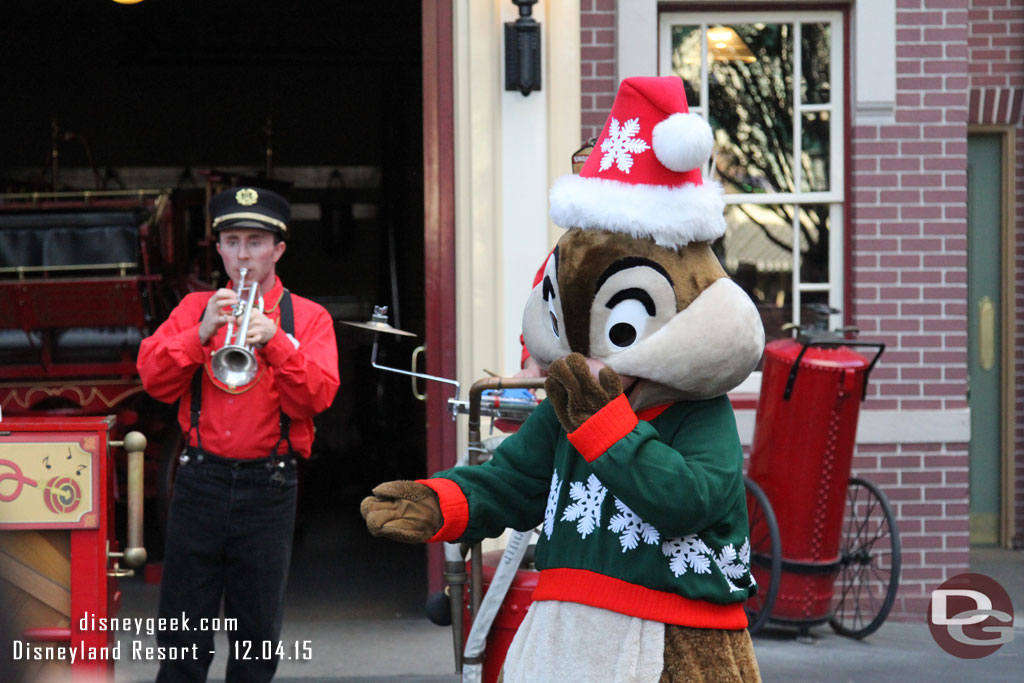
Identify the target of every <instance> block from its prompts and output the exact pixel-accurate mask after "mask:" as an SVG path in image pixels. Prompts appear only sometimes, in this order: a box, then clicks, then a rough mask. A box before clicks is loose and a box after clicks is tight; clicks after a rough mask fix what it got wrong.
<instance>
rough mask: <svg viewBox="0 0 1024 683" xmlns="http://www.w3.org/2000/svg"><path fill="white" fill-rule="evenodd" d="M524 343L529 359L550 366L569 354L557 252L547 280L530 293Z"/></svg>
mask: <svg viewBox="0 0 1024 683" xmlns="http://www.w3.org/2000/svg"><path fill="white" fill-rule="evenodd" d="M523 341H524V342H525V344H526V350H527V351H529V352H530V356H531V357H532V358H533V359H534V360H536V361H537V362H538V363H540V364H541V366H543V367H545V368H546V367H547V366H548V365H549V364H551V362H552V361H554V360H556V359H558V358H563V357H564V356H566V355H568V353H569V341H568V339H567V338H566V335H565V315H564V313H563V312H562V296H561V292H560V291H559V289H558V250H557V249H556V250H555V254H554V255H553V256H552V257H551V258H549V259H548V262H547V265H546V266H545V268H544V277H542V278H541V281H540V283H539V284H538V285H537V286H536V287H534V288H533V291H532V292H530V297H529V298H528V299H527V300H526V308H525V309H524V310H523Z"/></svg>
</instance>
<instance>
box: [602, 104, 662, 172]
mask: <svg viewBox="0 0 1024 683" xmlns="http://www.w3.org/2000/svg"><path fill="white" fill-rule="evenodd" d="M639 132H640V120H639V119H630V120H629V121H626V125H624V126H622V127H621V128H620V127H619V120H618V119H617V118H615V117H614V116H613V117H612V122H611V124H610V125H609V127H608V137H606V138H605V139H604V142H602V143H601V151H602V152H604V154H603V155H602V156H601V167H600V170H602V171H607V170H608V169H609V168H611V167H612V164H613V163H614V164H615V165H616V166H617V167H618V169H619V170H620V171H622V172H623V173H629V169H631V168H632V167H633V155H634V154H640V153H642V152H646V151H647V150H649V149H650V146H649V145H648V144H647V143H646V142H644V141H643V140H639V139H637V138H636V137H634V136H635V135H636V134H637V133H639Z"/></svg>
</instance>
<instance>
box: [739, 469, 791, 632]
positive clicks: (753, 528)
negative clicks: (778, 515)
mask: <svg viewBox="0 0 1024 683" xmlns="http://www.w3.org/2000/svg"><path fill="white" fill-rule="evenodd" d="M743 483H744V485H745V486H746V487H747V516H748V517H749V519H750V567H751V571H752V572H753V573H754V574H755V576H756V578H757V582H758V585H757V592H756V593H755V594H754V595H752V596H750V598H748V599H747V602H746V603H745V604H744V608H745V609H746V610H747V620H748V622H749V625H748V626H747V628H748V629H749V631H750V632H751V633H757V632H758V631H759V630H760V629H761V627H762V626H764V625H765V623H766V622H767V621H768V619H769V617H770V616H771V613H772V606H773V605H774V604H775V598H776V596H777V595H778V593H779V580H780V579H781V578H782V541H781V540H780V538H779V525H778V523H777V522H776V521H775V512H774V511H773V510H772V504H771V503H770V502H769V501H768V496H766V495H765V494H764V491H762V490H761V487H760V486H758V485H757V484H755V483H754V482H753V481H752V480H751V479H750V478H749V477H746V476H745V477H743Z"/></svg>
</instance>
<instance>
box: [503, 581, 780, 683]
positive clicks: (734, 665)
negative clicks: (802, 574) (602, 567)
mask: <svg viewBox="0 0 1024 683" xmlns="http://www.w3.org/2000/svg"><path fill="white" fill-rule="evenodd" d="M502 681H503V683H547V682H549V681H550V682H551V683H555V682H557V683H562V682H563V681H600V682H602V683H606V682H607V683H658V682H666V683H668V682H673V681H694V682H695V683H703V682H705V681H708V682H710V681H728V682H736V683H752V682H755V681H760V674H759V672H758V668H757V660H756V659H755V658H754V649H753V646H752V644H751V642H750V636H749V635H748V633H747V631H745V630H744V631H723V630H718V629H696V628H686V627H683V626H666V625H665V624H663V623H660V622H655V621H647V620H644V619H639V618H637V617H630V616H626V615H624V614H618V613H616V612H609V611H608V610H603V609H599V608H597V607H590V606H588V605H580V604H577V603H571V602H558V601H554V600H545V601H541V602H535V603H533V605H531V606H530V610H529V612H527V614H526V618H525V619H524V620H523V623H522V625H521V626H520V627H519V630H518V631H517V632H516V635H515V638H514V639H513V640H512V645H511V646H510V647H509V650H508V654H507V655H506V657H505V667H504V670H503V676H502Z"/></svg>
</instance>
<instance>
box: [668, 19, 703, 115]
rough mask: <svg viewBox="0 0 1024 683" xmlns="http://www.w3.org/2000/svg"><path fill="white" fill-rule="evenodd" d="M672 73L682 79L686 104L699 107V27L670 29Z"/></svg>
mask: <svg viewBox="0 0 1024 683" xmlns="http://www.w3.org/2000/svg"><path fill="white" fill-rule="evenodd" d="M672 73H673V74H675V75H676V76H679V77H680V78H682V79H683V88H685V90H686V103H687V104H689V105H690V107H691V108H693V107H699V106H700V26H673V27H672Z"/></svg>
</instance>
